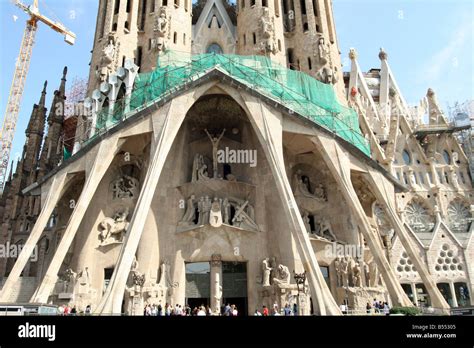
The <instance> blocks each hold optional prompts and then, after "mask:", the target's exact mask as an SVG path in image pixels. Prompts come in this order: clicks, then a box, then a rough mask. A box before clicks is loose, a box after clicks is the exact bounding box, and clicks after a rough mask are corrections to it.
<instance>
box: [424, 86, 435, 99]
mask: <svg viewBox="0 0 474 348" xmlns="http://www.w3.org/2000/svg"><path fill="white" fill-rule="evenodd" d="M434 95H435V91H434V90H432V89H431V88H428V91H427V92H426V96H427V97H428V98H433V97H434Z"/></svg>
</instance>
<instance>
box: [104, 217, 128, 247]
mask: <svg viewBox="0 0 474 348" xmlns="http://www.w3.org/2000/svg"><path fill="white" fill-rule="evenodd" d="M128 214H129V209H128V208H126V209H125V210H124V211H122V212H117V213H115V214H114V216H113V218H109V217H106V218H105V219H104V220H102V221H101V222H100V223H99V231H100V232H99V239H100V245H101V246H105V245H109V244H112V243H121V242H122V240H123V236H124V235H125V233H126V231H127V228H128V225H129V222H128V221H127V217H128Z"/></svg>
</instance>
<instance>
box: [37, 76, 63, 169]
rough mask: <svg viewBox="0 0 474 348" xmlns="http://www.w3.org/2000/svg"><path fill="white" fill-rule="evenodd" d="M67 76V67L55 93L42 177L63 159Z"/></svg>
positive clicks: (45, 144) (44, 146)
mask: <svg viewBox="0 0 474 348" xmlns="http://www.w3.org/2000/svg"><path fill="white" fill-rule="evenodd" d="M66 75H67V67H65V68H64V70H63V76H62V78H61V83H60V85H59V88H58V89H57V90H56V91H54V98H53V102H52V105H51V110H50V112H49V115H48V134H47V136H46V137H45V140H44V144H43V149H42V152H41V157H40V161H39V166H40V173H39V174H38V177H41V176H43V175H45V174H46V173H48V172H49V171H50V170H52V169H53V168H54V167H56V166H57V165H58V163H59V162H60V161H61V159H62V155H63V154H62V144H60V141H61V137H62V135H63V123H64V111H65V106H64V102H65V100H66Z"/></svg>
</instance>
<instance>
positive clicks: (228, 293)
mask: <svg viewBox="0 0 474 348" xmlns="http://www.w3.org/2000/svg"><path fill="white" fill-rule="evenodd" d="M222 278H223V279H222V288H223V289H222V305H224V306H225V305H227V304H230V305H231V306H232V305H235V306H236V307H237V312H238V315H239V316H246V315H248V302H247V263H245V262H222Z"/></svg>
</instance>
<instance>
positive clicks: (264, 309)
mask: <svg viewBox="0 0 474 348" xmlns="http://www.w3.org/2000/svg"><path fill="white" fill-rule="evenodd" d="M263 316H264V317H268V308H267V306H263Z"/></svg>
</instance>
